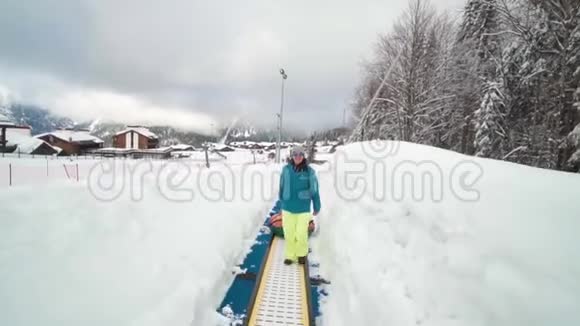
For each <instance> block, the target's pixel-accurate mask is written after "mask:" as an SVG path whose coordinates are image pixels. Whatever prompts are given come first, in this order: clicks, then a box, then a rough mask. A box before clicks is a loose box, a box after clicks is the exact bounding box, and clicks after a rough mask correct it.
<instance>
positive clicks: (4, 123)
mask: <svg viewBox="0 0 580 326" xmlns="http://www.w3.org/2000/svg"><path fill="white" fill-rule="evenodd" d="M60 151H61V149H60V148H57V147H53V146H51V145H50V144H48V143H47V142H45V141H44V140H42V139H38V138H34V137H32V134H31V129H30V127H29V126H19V125H17V124H15V123H13V122H11V121H10V120H9V119H8V118H7V117H5V116H3V115H0V152H2V153H13V152H18V153H22V154H36V155H53V154H58V153H60Z"/></svg>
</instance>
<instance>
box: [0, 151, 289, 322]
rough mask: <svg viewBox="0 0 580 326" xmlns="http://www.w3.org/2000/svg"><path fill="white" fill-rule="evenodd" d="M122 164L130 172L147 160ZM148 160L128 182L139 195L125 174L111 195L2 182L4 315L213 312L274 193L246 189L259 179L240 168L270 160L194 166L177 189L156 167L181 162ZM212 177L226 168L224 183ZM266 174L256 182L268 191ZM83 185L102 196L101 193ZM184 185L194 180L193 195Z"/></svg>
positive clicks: (79, 317)
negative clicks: (149, 171)
mask: <svg viewBox="0 0 580 326" xmlns="http://www.w3.org/2000/svg"><path fill="white" fill-rule="evenodd" d="M124 163H126V162H119V161H117V162H115V164H117V167H119V166H121V165H122V164H124ZM130 163H131V164H132V165H131V166H130V168H131V169H132V170H134V171H144V170H146V168H147V166H146V165H136V164H138V163H139V162H136V161H135V162H130ZM153 169H154V170H155V173H154V174H147V175H146V177H145V178H144V180H143V182H142V185H143V186H142V187H135V188H134V189H143V195H142V197H140V196H139V191H136V192H133V189H132V188H130V187H129V185H130V184H132V182H130V181H129V180H126V181H125V187H124V190H123V191H120V192H119V193H118V194H119V196H118V198H114V199H113V198H105V195H106V191H104V190H102V191H101V192H99V191H98V189H97V190H95V189H92V187H94V185H92V186H91V187H87V183H86V180H85V182H80V183H72V182H65V183H61V182H57V183H52V184H48V185H36V186H35V187H31V186H19V187H12V188H8V187H5V188H1V189H0V198H2V201H1V206H2V214H1V215H0V306H1V307H2V308H1V309H0V311H1V313H0V325H11V326H19V325H26V326H29V325H59V326H64V325H95V326H96V325H99V326H101V325H119V326H120V325H138V326H143V325H151V326H158V325H189V324H190V323H192V325H212V324H213V323H214V322H215V321H216V318H217V316H216V313H215V310H214V309H215V307H216V306H217V305H218V304H219V302H220V301H221V297H222V295H223V293H225V291H226V289H227V287H228V285H229V282H230V281H231V279H232V275H231V271H232V266H234V265H235V264H236V263H237V262H239V261H240V260H241V259H242V258H243V256H242V254H243V252H244V250H245V249H247V248H249V246H250V245H251V240H252V239H253V238H254V236H255V234H256V232H257V230H258V227H259V225H260V224H261V223H262V222H263V219H264V216H265V215H266V213H267V212H268V210H269V209H270V206H271V202H272V200H271V197H262V196H258V195H252V194H251V193H250V192H248V190H252V189H254V190H256V189H257V184H256V183H252V181H248V179H247V178H248V176H251V175H252V174H259V175H263V174H264V173H265V172H266V171H272V172H275V171H277V170H278V168H277V167H274V166H265V165H252V166H245V167H237V168H231V169H228V168H226V167H224V166H222V167H216V168H214V169H212V170H207V169H199V168H195V167H194V168H192V175H191V176H190V177H188V178H186V179H185V180H186V181H185V183H184V184H183V185H182V187H180V188H179V189H176V188H175V187H173V186H174V184H172V182H166V183H159V182H158V181H157V177H156V176H157V175H159V174H158V173H159V171H163V172H162V175H171V172H172V171H176V170H177V171H183V169H184V168H183V166H169V167H165V168H162V167H161V166H159V165H153ZM210 171H211V172H212V173H216V174H214V175H213V176H212V175H210V174H208V173H210ZM217 173H219V174H217ZM108 176H110V175H109V174H106V173H104V175H101V176H100V177H102V180H104V181H105V185H106V184H107V182H109V181H110V180H112V179H110V180H108V179H107V177H108ZM219 176H225V178H224V179H223V183H222V179H221V178H220V177H219ZM242 176H245V177H243V178H246V179H243V178H242ZM126 178H127V179H129V177H128V176H127V177H126ZM138 179H139V178H136V180H138ZM98 180H99V178H97V179H96V180H92V181H91V182H93V183H95V184H96V181H98ZM170 180H171V179H170ZM196 180H203V181H202V182H200V183H198V182H196ZM207 180H209V181H207ZM272 180H274V179H266V180H264V182H263V183H262V185H263V186H264V187H265V189H264V193H265V194H266V195H268V194H269V193H270V194H271V193H272V189H268V187H271V186H272ZM133 182H135V181H133ZM119 184H122V183H118V182H115V185H119ZM209 185H211V187H210V186H209ZM222 188H223V189H228V190H227V191H225V192H224V191H221V190H220V189H222ZM234 188H235V189H238V190H235V191H230V189H234ZM89 189H91V190H92V191H93V192H94V194H95V195H97V196H98V197H99V198H101V199H106V200H110V201H99V200H97V199H96V198H95V197H94V196H93V194H92V193H91V191H89ZM112 189H114V190H112V191H113V192H116V191H117V190H115V189H117V188H116V187H114V188H112ZM119 189H121V188H119ZM183 189H190V190H192V191H193V196H194V197H193V200H192V199H191V198H188V195H189V193H188V192H185V193H184V192H183V191H182V190H183ZM115 195H116V194H115ZM111 199H112V200H111Z"/></svg>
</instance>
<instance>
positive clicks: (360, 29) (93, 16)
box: [0, 0, 464, 131]
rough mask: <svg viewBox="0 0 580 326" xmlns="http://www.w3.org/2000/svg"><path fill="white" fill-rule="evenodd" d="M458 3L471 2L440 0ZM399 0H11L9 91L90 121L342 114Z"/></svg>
mask: <svg viewBox="0 0 580 326" xmlns="http://www.w3.org/2000/svg"><path fill="white" fill-rule="evenodd" d="M432 2H433V3H434V4H435V5H436V6H437V7H438V8H440V9H443V8H448V9H450V10H452V11H453V12H458V11H459V10H460V9H461V7H462V5H463V3H464V0H433V1H432ZM406 6H407V2H406V1H398V0H397V1H392V0H348V1H347V0H314V1H313V0H308V1H306V0H292V1H290V0H283V1H282V0H246V1H239V0H236V1H233V0H231V1H225V0H206V1H198V0H164V1H160V0H2V1H0V93H8V94H10V97H11V98H12V99H16V100H20V101H24V102H29V103H37V104H41V105H43V106H44V107H47V108H49V109H50V110H52V111H54V112H56V113H59V114H63V115H66V116H69V117H72V118H73V119H76V120H79V121H82V120H88V119H96V118H100V119H102V120H107V119H111V120H116V121H119V122H125V123H152V122H158V123H160V124H169V125H173V126H176V127H181V128H183V129H191V130H197V131H208V130H209V129H210V128H211V127H210V126H211V124H216V125H218V124H222V125H223V124H225V125H227V124H229V123H230V122H231V121H232V120H234V119H240V120H243V121H246V120H247V121H255V122H258V123H260V124H263V125H274V124H275V119H276V118H275V113H276V112H277V111H278V110H279V107H280V76H279V73H278V70H279V68H281V67H283V68H284V69H286V71H287V73H288V80H287V83H286V102H285V119H286V122H287V123H288V126H289V127H292V128H301V129H312V128H323V127H335V126H339V125H341V123H342V114H343V110H344V108H345V107H346V106H348V103H349V101H350V99H351V97H352V94H353V89H354V87H355V85H356V84H357V81H358V78H359V72H360V70H359V69H360V68H359V67H360V65H359V64H360V62H361V61H362V60H363V59H365V58H369V57H370V56H371V53H372V46H373V43H374V41H375V39H376V36H377V35H378V34H379V33H383V32H385V31H388V29H389V28H390V26H391V25H392V24H393V22H394V20H395V19H396V18H397V16H398V15H400V13H401V12H402V11H403V10H404V8H405V7H406Z"/></svg>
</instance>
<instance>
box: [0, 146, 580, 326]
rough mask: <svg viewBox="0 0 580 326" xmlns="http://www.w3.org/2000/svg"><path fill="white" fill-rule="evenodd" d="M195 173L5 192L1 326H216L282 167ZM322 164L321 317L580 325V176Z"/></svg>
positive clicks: (327, 320)
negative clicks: (327, 282) (234, 274)
mask: <svg viewBox="0 0 580 326" xmlns="http://www.w3.org/2000/svg"><path fill="white" fill-rule="evenodd" d="M18 162H23V160H22V159H21V160H20V161H17V160H14V161H12V163H13V164H16V163H18ZM36 162H40V163H36V164H44V163H42V160H37V161H36ZM18 164H21V163H18ZM31 164H32V163H31ZM115 164H131V168H130V169H125V171H137V172H138V173H140V172H139V171H141V172H144V171H147V169H148V168H149V166H148V163H147V162H146V161H117V162H116V163H115ZM151 168H152V169H153V170H154V171H157V172H159V171H163V169H162V166H161V165H159V163H153V165H152V167H151ZM190 168H191V169H192V170H191V172H192V173H191V175H189V176H188V177H185V176H183V173H184V171H187V168H186V167H185V166H183V165H180V164H179V163H176V162H172V163H171V165H170V166H169V168H167V169H168V170H165V173H162V174H159V173H156V174H151V175H149V174H147V175H146V177H145V178H143V179H141V178H134V179H131V178H129V175H127V174H123V176H124V177H123V178H121V179H116V180H125V182H124V183H120V184H118V183H112V184H113V185H114V186H113V187H106V185H108V184H109V183H108V181H110V177H111V176H112V174H107V171H108V170H106V169H105V170H103V169H97V170H95V171H97V172H99V173H101V174H99V175H100V176H101V177H103V178H104V179H98V178H97V179H89V180H92V182H91V183H84V182H83V183H81V184H74V183H73V184H70V183H61V182H55V183H53V184H47V185H43V186H38V185H36V186H34V187H32V186H30V187H28V186H22V187H15V188H2V189H0V198H2V203H1V205H2V214H0V266H1V268H0V305H1V306H2V307H3V309H2V313H1V314H0V324H1V325H14V326H19V325H59V326H67V325H79V324H82V325H103V324H107V325H111V326H117V325H119V326H121V325H139V326H142V325H145V326H147V325H155V326H157V325H212V324H213V322H214V321H215V320H217V319H215V317H216V313H215V311H214V309H215V308H216V306H217V305H218V304H219V301H220V299H221V298H222V296H223V294H224V292H225V291H226V289H227V287H228V285H229V284H228V282H229V281H231V274H230V271H231V268H232V266H233V265H234V264H235V263H236V262H238V261H239V259H240V258H241V257H242V256H243V253H244V252H245V250H247V248H249V247H250V245H251V241H252V240H251V239H253V238H254V236H255V234H256V232H257V230H258V228H259V226H260V225H261V223H262V221H263V214H264V213H265V212H266V211H267V210H268V209H269V208H270V207H271V204H272V198H273V195H275V192H274V189H276V186H277V185H276V183H277V178H276V172H277V171H278V170H279V169H280V167H279V166H276V165H262V164H259V165H250V166H246V167H244V166H238V167H223V166H218V165H216V166H214V167H212V169H209V170H206V169H205V168H202V167H199V166H197V165H195V166H190ZM317 170H318V174H319V177H320V186H321V190H322V212H321V215H320V217H319V222H320V226H321V230H320V233H319V234H318V235H317V236H316V237H315V238H313V239H312V247H313V257H312V259H313V260H314V261H317V262H319V263H320V271H321V273H322V276H323V277H324V278H325V279H328V280H330V281H331V282H332V284H331V285H330V286H328V288H327V290H328V291H329V293H330V295H329V296H328V297H327V298H326V299H325V301H324V302H323V305H322V311H323V316H322V318H321V320H320V324H321V325H332V326H341V325H454V326H463V325H465V326H472V325H500V326H503V325H506V326H507V325H510V326H511V325H577V324H579V323H580V316H579V315H578V313H577V312H578V311H579V309H580V307H579V305H580V276H579V275H580V252H579V251H578V244H579V240H578V236H577V231H578V229H580V220H579V219H578V217H579V216H580V202H579V201H578V198H577V196H578V191H577V190H578V189H580V176H578V175H576V174H565V173H559V172H553V171H548V170H540V169H534V168H529V167H524V166H519V165H515V164H510V163H505V162H499V161H493V160H483V159H474V158H471V157H466V156H462V155H458V154H456V153H453V152H448V151H444V150H440V149H435V148H431V147H427V146H419V145H413V144H408V143H394V142H382V143H376V144H369V143H357V144H351V145H349V146H346V147H345V148H344V149H343V150H339V151H338V152H337V153H335V154H334V156H333V157H332V159H331V163H330V164H326V165H323V166H319V167H317ZM99 175H97V176H99ZM139 175H141V174H139ZM158 175H161V176H162V177H161V179H160V178H158V177H157V176H158ZM255 175H258V176H259V175H262V176H265V178H262V179H261V180H260V178H255V177H252V176H255ZM163 176H166V177H167V181H168V182H161V183H160V181H159V180H165V178H163ZM182 177H184V179H181V178H182ZM119 178H120V177H119ZM176 178H177V179H176ZM411 178H414V179H411ZM99 180H100V181H104V182H105V183H104V184H103V185H104V188H103V189H101V190H103V191H104V192H99V191H97V192H95V189H94V188H92V187H91V188H88V187H87V184H91V185H95V183H94V182H95V181H99ZM180 180H182V181H183V182H181V183H180V182H177V181H180ZM208 180H209V181H208ZM243 180H245V181H243ZM412 180H414V181H412ZM428 181H429V182H428ZM130 184H131V185H133V186H131V187H130V186H129V185H130ZM210 184H211V186H210ZM431 184H433V186H431ZM121 185H125V187H122V188H119V186H121ZM183 188H186V189H193V190H194V191H193V192H192V193H190V192H188V191H185V192H183V191H180V190H183ZM89 189H92V192H90V191H89ZM119 189H121V190H119ZM140 189H142V190H143V192H140V191H139V190H140ZM97 190H98V189H97ZM136 190H137V191H136ZM262 190H264V191H262ZM115 191H120V195H119V196H118V197H115V196H112V197H109V199H110V201H99V200H97V199H96V197H95V196H93V195H97V197H98V198H101V199H105V197H106V195H107V194H108V195H111V194H112V195H115V194H116V193H115ZM141 194H142V197H141ZM132 195H134V196H136V197H133V200H131V198H132V197H131V196H132ZM189 195H193V200H190V198H188V196H189ZM103 196H105V197H103ZM135 198H136V199H135ZM170 199H171V200H170ZM31 310H33V311H34V313H30V312H31Z"/></svg>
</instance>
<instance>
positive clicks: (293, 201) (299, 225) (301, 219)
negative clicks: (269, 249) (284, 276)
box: [278, 146, 320, 265]
mask: <svg viewBox="0 0 580 326" xmlns="http://www.w3.org/2000/svg"><path fill="white" fill-rule="evenodd" d="M290 155H291V158H290V160H289V162H288V164H287V165H286V166H284V168H283V169H282V174H281V176H280V191H279V194H278V197H279V198H278V199H279V200H280V203H281V206H282V226H283V229H284V238H285V239H286V248H285V250H284V256H285V259H284V263H285V264H286V265H290V264H292V263H293V262H296V261H298V263H300V264H304V263H305V262H306V256H307V255H308V223H309V222H310V218H311V213H310V205H311V203H312V206H313V209H314V216H316V215H317V214H318V212H320V195H319V193H318V179H317V178H316V172H315V171H314V169H313V168H312V167H310V166H309V165H308V161H307V159H306V158H305V157H304V149H303V148H302V147H300V146H296V147H294V148H293V149H292V150H291V152H290Z"/></svg>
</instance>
